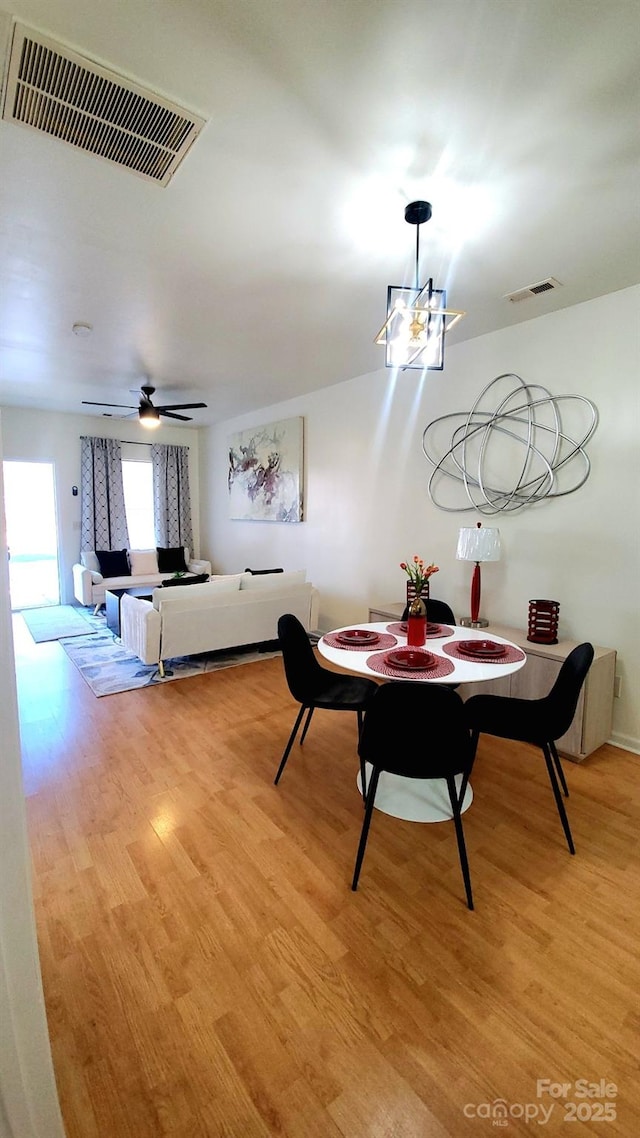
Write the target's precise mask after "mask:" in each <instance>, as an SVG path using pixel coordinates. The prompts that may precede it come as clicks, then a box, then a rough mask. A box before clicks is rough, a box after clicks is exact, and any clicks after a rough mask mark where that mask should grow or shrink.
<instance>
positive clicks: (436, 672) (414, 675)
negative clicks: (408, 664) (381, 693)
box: [367, 652, 455, 680]
mask: <svg viewBox="0 0 640 1138" xmlns="http://www.w3.org/2000/svg"><path fill="white" fill-rule="evenodd" d="M386 656H387V653H386V652H373V653H372V654H371V656H369V659H368V660H367V666H368V667H369V668H371V670H372V671H373V672H380V675H381V676H389V677H390V678H391V679H392V680H441V679H442V678H443V676H450V675H451V673H452V672H454V671H455V665H454V664H452V663H451V660H445V659H444V658H443V657H442V656H436V661H437V662H436V664H435V665H434V667H433V668H424V669H422V668H421V669H420V670H419V671H418V670H413V669H411V670H408V669H405V668H394V666H393V664H388V663H387V659H386Z"/></svg>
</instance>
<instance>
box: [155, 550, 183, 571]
mask: <svg viewBox="0 0 640 1138" xmlns="http://www.w3.org/2000/svg"><path fill="white" fill-rule="evenodd" d="M156 553H157V555H158V572H159V573H186V572H187V569H188V566H187V559H186V550H185V547H184V545H178V546H174V547H171V548H165V547H164V546H162V545H159V546H158V547H157V549H156Z"/></svg>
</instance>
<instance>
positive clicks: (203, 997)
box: [15, 618, 640, 1138]
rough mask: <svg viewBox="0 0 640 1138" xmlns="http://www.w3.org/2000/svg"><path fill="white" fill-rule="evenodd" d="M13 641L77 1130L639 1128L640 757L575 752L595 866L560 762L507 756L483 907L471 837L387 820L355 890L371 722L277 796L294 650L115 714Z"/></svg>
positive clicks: (58, 1037) (159, 691) (396, 1132)
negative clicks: (563, 808) (580, 1089)
mask: <svg viewBox="0 0 640 1138" xmlns="http://www.w3.org/2000/svg"><path fill="white" fill-rule="evenodd" d="M15 638H16V659H17V674H18V688H19V702H20V715H21V734H22V744H23V765H24V778H25V792H26V795H27V812H28V827H29V837H30V845H31V850H32V856H33V873H34V890H35V899H36V920H37V929H38V938H39V944H40V953H41V961H42V972H43V982H44V990H45V997H46V1005H47V1013H48V1018H49V1027H50V1034H51V1040H52V1047H53V1058H54V1064H55V1071H56V1078H57V1082H58V1087H59V1093H60V1099H61V1104H62V1111H63V1116H64V1120H65V1124H66V1129H67V1134H68V1138H152V1136H153V1138H164V1136H167V1138H178V1136H179V1138H219V1136H220V1138H267V1136H270V1135H278V1136H281V1138H445V1136H446V1138H467V1136H469V1138H478V1136H481V1135H489V1134H495V1133H496V1127H495V1126H494V1125H493V1124H492V1120H491V1118H487V1117H482V1115H483V1111H486V1110H488V1109H489V1108H487V1107H484V1106H483V1105H482V1104H491V1106H493V1104H494V1103H495V1100H499V1099H500V1100H504V1102H505V1103H506V1109H507V1110H508V1112H509V1115H508V1126H507V1127H506V1128H505V1131H504V1132H506V1133H507V1134H528V1135H531V1134H532V1133H533V1132H536V1131H537V1132H538V1133H543V1134H556V1133H560V1132H561V1133H563V1134H565V1133H569V1134H570V1135H580V1134H584V1135H591V1136H592V1138H593V1136H594V1135H605V1136H607V1135H611V1136H614V1135H616V1136H620V1138H621V1136H625V1138H627V1136H629V1135H631V1134H632V1133H636V1132H637V1131H636V1129H635V1125H636V1124H637V1119H638V1112H639V1110H640V1096H639V1092H638V1053H639V1046H638V1045H639V1038H638V1027H639V1024H640V1011H639V1006H638V992H639V991H640V983H639V971H640V969H639V965H638V946H639V933H640V911H639V901H638V861H639V855H638V829H637V825H638V815H639V809H638V807H639V798H640V758H638V756H635V755H632V754H629V753H628V752H625V751H622V750H619V749H616V748H613V747H603V748H601V749H600V750H599V751H597V752H596V753H595V754H594V755H592V756H591V757H590V758H589V759H587V760H586V761H585V762H584V763H583V764H581V765H575V764H572V763H566V764H565V771H566V777H567V781H568V783H569V789H570V792H571V797H570V799H569V802H568V811H569V816H570V820H571V825H572V828H573V833H574V838H575V841H576V848H577V856H576V857H571V856H570V855H569V853H568V851H567V848H566V845H565V842H564V837H563V834H562V830H561V827H560V822H559V820H558V817H557V814H556V811H555V806H554V802H553V798H552V794H551V789H550V787H549V784H548V782H547V775H546V771H545V768H544V763H543V760H542V757H541V755H540V754H539V753H538V752H536V751H535V750H533V749H532V748H528V747H524V746H517V745H515V744H510V743H505V742H500V741H498V740H492V739H483V740H482V742H481V747H480V751H479V758H478V762H477V765H476V768H475V771H474V775H473V780H472V782H473V788H474V794H475V798H474V802H473V805H472V806H471V808H470V809H469V811H468V812H467V813H466V814H465V816H464V827H465V834H466V839H467V846H468V851H469V860H470V868H471V877H472V883H473V890H474V899H475V903H476V910H475V912H473V913H472V912H469V911H468V910H467V908H466V905H465V901H464V891H463V885H462V879H461V875H460V869H459V864H458V857H457V851H456V844H455V835H454V830H453V826H452V825H450V824H448V823H439V824H436V825H419V824H413V823H409V822H402V821H398V820H397V819H395V818H390V817H387V816H385V815H384V814H381V813H379V812H376V814H375V817H374V820H373V824H372V830H371V835H370V839H369V846H368V850H367V854H366V858H365V862H364V866H363V871H362V876H361V881H360V887H359V890H358V892H357V893H355V894H354V893H352V892H351V890H350V882H351V875H352V871H353V862H354V858H355V852H356V846H357V841H358V836H359V832H360V826H361V821H362V805H361V801H360V798H359V795H358V792H357V788H356V782H355V779H356V773H357V758H356V752H355V740H356V720H355V715H353V716H352V715H350V714H349V715H347V714H345V713H334V712H317V713H316V715H315V717H314V722H313V724H312V727H311V729H310V731H309V735H308V736H307V740H306V741H305V744H304V747H303V748H302V750H301V749H300V748H299V747H298V746H296V747H295V748H294V750H293V752H292V755H291V758H290V760H289V763H288V766H287V768H286V770H285V772H284V775H283V777H282V780H281V783H280V785H279V787H278V788H277V789H276V788H275V787H274V786H273V777H274V774H275V771H276V769H277V766H278V762H279V759H280V755H281V752H282V748H283V746H284V742H285V740H286V737H287V735H288V732H289V730H290V727H291V725H292V722H293V718H294V715H295V711H296V705H295V704H294V703H293V701H292V699H291V697H290V695H289V693H288V689H287V688H286V685H285V682H284V677H283V672H282V662H281V660H280V659H279V658H275V659H271V660H265V661H260V662H258V663H255V664H249V665H245V666H243V667H239V668H233V669H229V670H227V671H223V672H216V673H213V674H210V675H204V676H199V677H194V678H192V679H188V680H184V681H177V682H171V683H167V684H165V685H163V686H157V687H154V688H151V689H147V690H144V691H138V692H131V693H127V694H123V695H115V696H108V697H106V698H103V699H96V698H95V697H94V696H93V695H92V693H91V691H90V690H89V688H88V687H87V686H86V685H85V683H84V681H83V680H82V678H81V676H80V675H79V673H78V672H77V671H76V670H75V668H74V667H73V665H72V664H71V663H70V662H69V661H68V659H67V657H66V656H65V654H64V651H63V649H62V648H61V647H60V645H59V644H57V643H53V644H41V645H34V644H33V643H32V642H31V638H30V636H29V634H28V632H27V631H26V629H25V628H24V625H22V622H21V621H20V620H19V618H18V619H16V621H15ZM425 726H426V728H427V731H428V725H425ZM539 1079H550V1080H552V1081H553V1082H555V1083H569V1084H571V1087H570V1089H569V1091H568V1094H567V1098H566V1100H565V1099H553V1098H551V1097H549V1096H548V1095H543V1096H542V1097H538V1096H537V1080H539ZM580 1079H585V1080H589V1081H590V1082H594V1083H595V1082H599V1081H600V1080H604V1081H605V1082H606V1083H615V1084H616V1085H617V1094H616V1095H615V1097H611V1098H609V1099H604V1098H602V1097H600V1096H599V1095H598V1096H597V1097H594V1098H582V1099H580V1098H577V1097H576V1093H575V1092H576V1088H575V1084H576V1082H577V1081H578V1080H580ZM571 1102H574V1103H576V1104H579V1106H578V1109H577V1111H576V1114H577V1120H576V1121H575V1122H574V1123H573V1124H572V1125H570V1124H569V1119H568V1115H570V1114H571V1113H573V1110H572V1108H571V1107H568V1108H567V1105H566V1104H567V1103H571ZM605 1102H608V1103H610V1104H613V1106H614V1107H615V1111H616V1115H617V1117H616V1119H615V1120H610V1121H604V1120H603V1121H598V1120H597V1116H598V1115H600V1114H606V1113H611V1111H610V1110H607V1111H606V1112H604V1103H605ZM527 1104H529V1109H533V1108H534V1107H535V1108H536V1109H537V1110H538V1114H537V1117H536V1118H535V1119H533V1118H532V1119H531V1121H529V1122H528V1123H527V1122H526V1121H525V1118H524V1117H523V1116H522V1115H523V1112H524V1111H525V1109H527V1108H528V1107H527ZM551 1106H552V1107H553V1110H552V1112H551V1116H550V1117H549V1121H548V1122H547V1123H546V1125H545V1126H544V1128H543V1129H542V1130H541V1131H539V1130H537V1125H538V1124H539V1123H540V1121H541V1120H542V1118H543V1117H544V1116H543V1115H542V1113H541V1112H540V1108H541V1107H544V1109H545V1114H546V1113H547V1111H548V1109H549V1107H551ZM587 1113H588V1114H589V1115H591V1118H590V1120H588V1119H587ZM581 1119H582V1120H581ZM634 1120H635V1121H634Z"/></svg>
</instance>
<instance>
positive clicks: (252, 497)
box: [228, 416, 303, 522]
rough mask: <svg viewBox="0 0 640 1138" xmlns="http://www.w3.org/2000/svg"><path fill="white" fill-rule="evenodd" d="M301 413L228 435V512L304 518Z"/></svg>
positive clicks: (241, 517)
mask: <svg viewBox="0 0 640 1138" xmlns="http://www.w3.org/2000/svg"><path fill="white" fill-rule="evenodd" d="M302 482H303V419H302V416H299V417H297V418H295V419H281V420H280V421H279V422H276V423H265V424H264V425H263V426H261V427H250V428H249V429H248V430H246V431H237V432H236V433H235V434H233V435H231V436H230V438H229V474H228V486H229V517H230V518H233V519H234V520H236V521H244V522H301V521H302V518H303V492H302Z"/></svg>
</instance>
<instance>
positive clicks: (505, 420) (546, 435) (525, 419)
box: [422, 372, 598, 514]
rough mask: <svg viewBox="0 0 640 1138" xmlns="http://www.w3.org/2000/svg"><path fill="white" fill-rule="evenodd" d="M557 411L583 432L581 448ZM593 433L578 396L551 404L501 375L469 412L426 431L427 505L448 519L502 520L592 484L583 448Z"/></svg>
mask: <svg viewBox="0 0 640 1138" xmlns="http://www.w3.org/2000/svg"><path fill="white" fill-rule="evenodd" d="M561 409H562V412H563V414H564V415H565V418H571V420H572V423H571V429H572V430H575V429H580V430H583V434H582V436H581V437H580V438H579V439H578V440H575V439H573V438H571V437H570V436H569V435H568V434H567V433H566V430H565V429H564V427H563V423H562V421H561V414H560V411H561ZM574 420H575V423H574ZM597 425H598V412H597V410H596V407H595V406H594V404H593V403H592V402H591V401H590V400H589V399H585V398H584V397H583V396H582V395H557V396H553V395H551V393H550V392H549V391H547V389H546V388H545V387H541V386H540V384H537V383H525V381H524V380H523V379H522V378H521V377H520V376H519V375H515V374H514V373H513V372H506V373H505V374H504V375H498V376H496V378H495V379H492V380H491V383H488V384H487V386H486V387H485V388H484V390H483V391H482V392H481V393H480V395H479V396H478V398H477V399H476V401H475V403H474V405H473V407H472V408H471V410H470V411H468V412H465V411H458V412H454V413H453V414H450V415H442V416H441V417H440V418H439V419H434V420H433V422H432V423H429V425H428V427H426V429H425V431H424V434H423V436H422V449H423V451H424V455H425V458H426V459H427V461H428V462H429V463H430V464H431V466H433V471H432V473H431V476H430V478H429V484H428V492H429V497H430V498H431V501H432V502H433V504H434V506H437V507H438V509H439V510H445V511H447V512H449V513H464V512H468V511H470V510H473V511H474V512H476V513H480V514H499V513H508V512H513V511H515V510H522V509H524V508H525V507H526V506H531V505H534V504H535V503H537V502H542V501H544V500H545V499H546V498H562V497H564V496H565V495H566V494H572V493H573V492H574V491H575V490H579V489H580V487H581V486H583V485H584V483H585V482H586V480H587V478H588V477H589V473H590V470H591V464H590V462H589V458H588V456H587V453H586V451H585V447H586V445H587V443H588V442H589V439H590V438H591V436H592V435H593V433H594V431H595V429H596V427H597ZM452 431H453V433H452ZM438 455H439V456H440V457H438ZM462 494H464V495H465V497H464V498H463V497H462ZM467 503H469V504H467Z"/></svg>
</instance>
